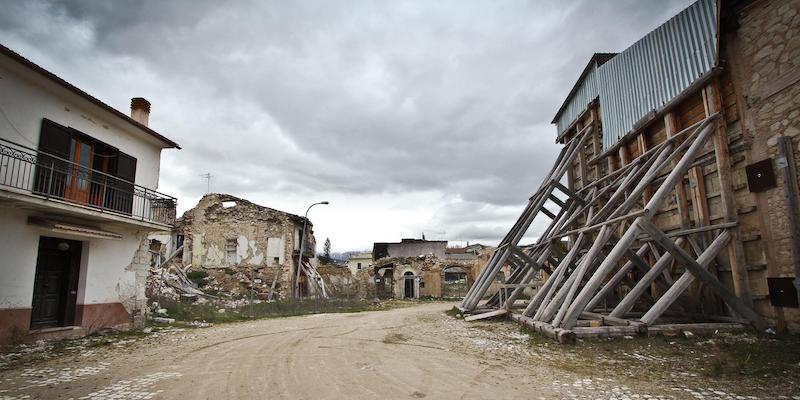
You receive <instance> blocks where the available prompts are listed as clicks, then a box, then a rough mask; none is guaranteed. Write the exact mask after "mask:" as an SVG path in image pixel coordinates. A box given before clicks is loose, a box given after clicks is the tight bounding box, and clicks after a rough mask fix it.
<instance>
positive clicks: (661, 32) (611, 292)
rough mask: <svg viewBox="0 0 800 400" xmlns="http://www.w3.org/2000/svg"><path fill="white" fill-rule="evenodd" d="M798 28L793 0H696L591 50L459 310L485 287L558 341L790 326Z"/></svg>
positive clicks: (796, 224)
mask: <svg viewBox="0 0 800 400" xmlns="http://www.w3.org/2000/svg"><path fill="white" fill-rule="evenodd" d="M799 33H800V1H797V0H791V1H769V0H763V1H725V0H723V1H714V0H700V1H698V2H696V3H694V4H693V5H691V6H690V7H688V8H687V9H685V10H684V11H682V12H681V13H679V14H678V15H676V16H675V17H673V18H672V19H670V20H669V21H667V22H666V23H665V24H663V25H662V26H660V27H658V28H656V29H655V30H654V31H653V32H651V33H649V34H648V35H646V36H645V37H643V38H642V39H640V40H639V41H637V42H636V43H634V44H633V45H632V46H630V47H629V48H628V49H626V50H624V51H622V52H621V53H619V54H607V53H599V54H595V55H594V56H593V57H591V59H590V61H589V63H588V65H587V66H586V68H585V69H584V71H583V73H582V74H581V75H580V76H579V78H578V81H577V82H576V84H575V86H574V87H573V89H572V90H571V91H570V93H569V95H568V96H567V98H566V100H565V101H564V103H563V105H562V107H561V108H560V109H559V110H558V112H557V114H556V116H555V118H554V120H553V123H555V124H556V126H557V130H558V138H557V141H558V142H559V143H564V144H565V147H564V150H563V151H562V153H561V155H560V156H559V159H558V161H557V162H556V165H555V166H554V168H553V170H552V171H551V172H550V175H549V176H548V178H547V180H546V181H545V182H543V183H542V186H541V187H540V189H539V191H538V192H537V193H536V194H534V196H533V197H531V202H530V203H529V205H528V207H527V208H526V209H525V211H524V213H523V215H522V216H521V217H520V219H519V220H518V222H517V224H516V225H515V226H514V227H513V228H512V230H511V231H510V232H509V234H508V235H507V237H506V238H505V239H504V242H503V243H501V248H502V249H503V250H502V251H498V253H497V254H496V257H494V258H493V259H492V260H490V262H489V263H488V265H487V268H486V270H485V271H486V273H485V274H483V275H482V276H481V277H479V278H478V279H477V283H476V284H475V285H473V287H472V288H471V289H470V293H469V294H468V295H467V298H466V299H465V300H464V302H462V304H461V307H462V309H464V310H467V311H473V312H474V311H475V310H477V309H478V301H479V300H480V299H482V298H484V296H486V295H489V296H490V298H489V301H488V302H487V303H485V304H484V306H488V307H489V308H490V309H495V311H491V312H487V313H486V314H484V315H500V314H502V313H506V312H511V313H512V317H513V318H514V319H516V320H518V321H519V322H521V323H524V324H526V325H529V326H531V327H533V328H534V329H537V330H540V331H542V332H545V333H546V334H548V335H550V336H554V337H558V338H559V340H562V339H564V338H568V337H570V336H571V337H575V335H578V336H580V335H586V336H592V335H601V336H603V335H606V336H622V335H635V334H643V333H650V334H652V333H659V332H664V331H667V330H670V329H673V330H674V329H686V330H691V329H711V331H712V332H713V331H714V330H719V329H741V328H743V327H745V326H747V325H750V326H752V327H755V328H758V329H765V328H766V327H767V326H773V327H776V328H777V329H778V330H783V329H787V328H788V329H789V330H793V331H797V330H798V329H800V311H798V310H799V309H798V290H797V287H798V286H800V281H798V277H800V217H798V204H799V203H800V201H799V200H798V189H797V186H798V178H797V173H796V169H797V162H798V160H800V153H798V140H800V84H798V83H799V82H800V41H798V40H797V38H798V35H799ZM562 177H565V178H566V183H567V184H566V186H564V185H562V184H561V182H560V181H561V179H562ZM539 216H541V217H542V218H547V220H548V221H552V222H551V225H550V226H549V227H548V228H547V230H545V231H543V232H536V233H535V235H536V236H539V237H540V239H539V241H538V242H537V244H536V245H534V246H519V245H518V241H519V238H521V237H522V235H523V234H525V232H526V230H527V229H528V227H529V226H531V222H532V221H533V219H534V218H537V217H539ZM508 260H513V264H514V271H513V272H512V274H511V276H509V277H508V278H507V279H506V284H507V285H506V286H505V289H503V290H502V291H501V292H494V293H492V292H491V291H489V290H487V287H488V282H489V281H490V280H492V279H493V278H494V277H495V274H496V271H497V270H498V269H499V267H500V266H501V265H504V264H505V263H506V262H507V261H508ZM538 271H544V272H545V274H546V275H547V278H546V281H545V284H544V286H543V287H542V290H541V291H540V292H538V293H537V295H536V296H535V297H534V298H532V299H531V300H530V301H527V302H525V305H524V307H523V310H520V312H516V311H513V310H512V308H516V307H517V306H518V305H517V304H515V303H514V299H515V298H516V297H517V296H518V294H519V292H520V290H521V289H522V287H524V286H525V285H527V284H529V283H531V282H532V274H533V273H535V272H538ZM598 325H600V326H598Z"/></svg>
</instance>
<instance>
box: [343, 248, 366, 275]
mask: <svg viewBox="0 0 800 400" xmlns="http://www.w3.org/2000/svg"><path fill="white" fill-rule="evenodd" d="M358 263H361V269H367V268H369V266H370V265H371V264H372V253H363V254H354V255H352V256H350V258H349V259H348V261H347V268H348V269H349V270H350V273H351V274H352V275H355V274H356V273H358V271H359V270H358Z"/></svg>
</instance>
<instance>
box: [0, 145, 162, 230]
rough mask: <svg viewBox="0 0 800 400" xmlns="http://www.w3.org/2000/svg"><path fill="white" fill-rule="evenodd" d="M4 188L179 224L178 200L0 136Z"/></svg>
mask: <svg viewBox="0 0 800 400" xmlns="http://www.w3.org/2000/svg"><path fill="white" fill-rule="evenodd" d="M0 190H6V191H9V192H13V193H18V194H19V193H22V194H25V195H29V196H32V197H36V198H39V199H45V200H54V201H57V202H59V203H62V202H63V203H69V204H72V205H75V206H77V207H80V208H82V209H87V210H90V211H96V212H101V213H104V214H108V215H112V216H116V217H122V218H124V219H125V220H129V221H131V222H134V221H136V222H138V221H141V222H144V223H150V224H157V225H169V226H171V225H174V223H175V212H176V210H175V208H176V205H177V201H176V199H175V198H174V197H172V196H168V195H165V194H163V193H159V192H157V191H155V190H153V189H148V188H146V187H144V186H140V185H137V184H135V183H133V182H130V181H127V180H124V179H120V178H118V177H115V176H112V175H109V174H107V173H104V172H101V171H97V170H94V169H90V168H86V167H85V166H82V165H79V164H76V163H74V162H71V161H69V160H66V159H64V158H61V157H58V156H55V155H53V154H49V153H45V152H42V151H39V150H35V149H32V148H30V147H27V146H24V145H21V144H18V143H14V142H11V141H8V140H5V139H2V138H0Z"/></svg>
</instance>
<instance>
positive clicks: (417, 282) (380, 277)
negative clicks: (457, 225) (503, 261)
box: [356, 239, 490, 299]
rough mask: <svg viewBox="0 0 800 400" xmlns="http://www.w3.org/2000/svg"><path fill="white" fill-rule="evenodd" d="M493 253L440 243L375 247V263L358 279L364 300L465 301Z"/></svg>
mask: <svg viewBox="0 0 800 400" xmlns="http://www.w3.org/2000/svg"><path fill="white" fill-rule="evenodd" d="M489 252H490V251H489V250H488V249H487V248H485V247H483V246H479V247H478V246H473V247H471V248H469V249H467V248H458V249H456V248H448V247H447V241H439V240H424V239H402V240H401V241H400V242H398V243H375V244H374V245H373V250H372V255H373V260H372V262H371V263H370V264H369V265H368V266H366V265H365V266H364V267H363V268H362V269H361V270H359V271H356V278H357V281H358V282H359V284H360V285H361V296H362V297H377V298H397V299H406V298H419V297H428V296H429V297H462V296H463V295H464V294H465V293H466V290H467V288H468V287H469V284H471V283H472V282H473V280H474V278H475V276H476V275H477V273H478V272H479V271H480V268H481V267H482V266H483V265H484V264H485V261H486V257H488V253H489Z"/></svg>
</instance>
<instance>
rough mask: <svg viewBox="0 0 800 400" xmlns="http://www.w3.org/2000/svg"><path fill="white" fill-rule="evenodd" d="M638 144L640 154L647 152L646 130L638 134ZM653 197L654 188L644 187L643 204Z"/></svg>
mask: <svg viewBox="0 0 800 400" xmlns="http://www.w3.org/2000/svg"><path fill="white" fill-rule="evenodd" d="M637 144H638V146H639V154H645V153H647V151H648V150H649V149H648V147H647V138H646V137H645V136H644V132H641V133H639V135H638V136H637ZM651 197H653V188H652V187H650V186H647V187H646V188H645V189H644V194H643V195H642V200H643V201H642V204H647V202H648V201H650V198H651Z"/></svg>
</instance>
